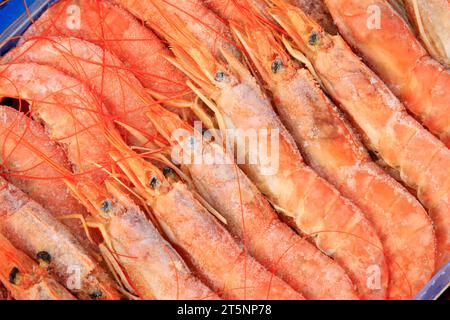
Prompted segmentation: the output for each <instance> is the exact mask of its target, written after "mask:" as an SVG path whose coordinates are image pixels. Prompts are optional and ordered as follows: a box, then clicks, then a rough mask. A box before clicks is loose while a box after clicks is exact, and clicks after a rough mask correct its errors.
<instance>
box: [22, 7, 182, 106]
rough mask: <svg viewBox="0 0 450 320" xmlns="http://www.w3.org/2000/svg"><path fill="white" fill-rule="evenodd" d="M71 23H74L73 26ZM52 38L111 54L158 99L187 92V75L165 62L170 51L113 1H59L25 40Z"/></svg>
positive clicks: (27, 33) (43, 16)
mask: <svg viewBox="0 0 450 320" xmlns="http://www.w3.org/2000/svg"><path fill="white" fill-rule="evenodd" d="M73 12H76V14H75V15H74V14H73ZM77 19H79V20H77ZM68 21H74V24H71V23H68ZM77 22H80V23H79V24H77ZM51 36H67V37H76V38H81V39H84V40H86V41H90V42H94V43H96V44H97V45H99V46H101V47H102V48H104V49H106V50H108V51H110V52H112V53H113V54H114V55H116V56H117V57H118V58H119V59H120V60H121V61H123V62H124V63H125V64H126V66H127V68H128V69H129V70H131V71H132V72H133V73H134V74H135V75H136V77H137V78H138V79H139V80H140V81H141V82H142V84H143V85H144V86H145V87H146V88H148V89H150V90H151V91H152V92H153V93H155V94H156V95H157V96H158V98H161V99H169V100H171V99H172V98H173V99H176V98H181V97H184V96H185V94H186V92H187V90H186V89H187V88H186V86H185V83H184V82H185V77H184V75H183V74H182V73H181V72H179V71H178V70H177V69H176V68H174V67H173V66H172V65H171V64H170V63H169V62H168V61H167V60H166V59H164V56H165V55H170V51H169V50H168V49H167V48H166V47H165V45H164V44H163V43H162V42H161V40H159V39H158V37H157V36H156V35H155V34H154V33H153V32H152V31H151V30H149V29H147V28H145V26H143V25H142V23H140V22H139V21H138V20H137V19H135V18H134V17H133V16H132V15H131V14H130V13H128V12H127V11H126V10H124V9H122V8H120V7H118V6H117V5H114V4H112V3H111V2H110V1H106V0H102V1H99V0H79V1H76V3H74V2H73V1H68V0H64V1H58V2H57V3H56V4H55V5H53V6H52V7H50V8H49V9H48V10H47V11H46V12H45V13H44V14H43V15H42V16H41V17H40V18H39V19H38V20H37V21H36V22H35V23H34V24H33V25H32V26H31V27H30V28H29V29H28V30H27V32H26V33H25V34H24V35H23V38H24V39H29V38H33V37H36V39H42V38H43V37H44V38H46V37H51ZM181 111H182V110H180V114H181V115H182V114H183V112H181Z"/></svg>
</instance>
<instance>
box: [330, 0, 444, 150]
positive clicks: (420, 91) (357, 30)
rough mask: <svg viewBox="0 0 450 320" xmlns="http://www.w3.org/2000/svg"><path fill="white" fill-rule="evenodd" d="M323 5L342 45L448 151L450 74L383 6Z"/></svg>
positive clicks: (372, 2) (354, 0)
mask: <svg viewBox="0 0 450 320" xmlns="http://www.w3.org/2000/svg"><path fill="white" fill-rule="evenodd" d="M325 2H326V4H327V6H328V8H329V9H330V11H331V14H332V15H333V18H334V20H335V22H336V24H337V26H338V28H339V31H340V33H341V34H342V35H343V36H344V37H345V39H346V40H347V41H348V42H349V43H350V44H351V45H352V46H353V47H354V48H356V49H357V50H358V51H359V52H360V53H361V54H362V55H363V57H364V59H365V60H366V61H367V62H368V64H369V65H370V66H371V67H372V68H373V70H374V71H375V72H376V73H377V74H378V76H379V77H380V78H381V79H382V80H383V81H384V82H386V84H387V85H388V86H389V87H390V89H391V90H392V91H393V92H394V93H395V94H396V95H397V97H399V98H400V100H401V101H402V102H403V103H404V105H405V106H406V108H407V109H408V110H409V111H410V112H411V113H412V114H413V115H415V116H416V117H417V119H418V120H419V121H420V122H421V123H422V124H423V125H424V126H425V127H427V128H428V129H429V130H430V131H431V132H432V133H434V134H435V135H436V136H437V137H439V138H440V139H441V140H442V141H443V142H444V143H445V144H446V146H447V147H450V117H449V116H448V115H449V114H450V90H447V88H449V87H450V71H449V70H448V69H447V68H445V67H443V66H442V65H441V64H440V63H439V62H437V61H436V60H434V59H432V58H431V57H430V56H429V55H428V53H427V51H426V50H425V48H424V47H423V46H422V44H421V43H420V42H419V40H418V39H417V38H416V37H415V35H414V32H413V31H412V30H411V29H410V28H409V26H408V24H407V23H406V22H405V21H404V20H403V19H402V17H401V16H400V15H399V14H398V13H397V12H396V11H395V9H394V8H393V7H392V6H391V5H390V4H389V3H388V2H387V0H345V1H341V0H325ZM447 7H450V5H449V4H448V3H447ZM444 11H445V10H444ZM447 11H450V8H448V9H447ZM444 29H445V28H444ZM440 30H441V26H439V31H440Z"/></svg>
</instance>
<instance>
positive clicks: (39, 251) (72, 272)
mask: <svg viewBox="0 0 450 320" xmlns="http://www.w3.org/2000/svg"><path fill="white" fill-rule="evenodd" d="M0 203H1V204H2V206H1V208H0V229H1V232H2V234H4V235H5V236H6V237H7V238H8V240H9V241H11V243H12V244H13V245H14V247H16V248H17V249H19V250H21V251H23V252H25V253H26V254H27V255H28V256H30V257H36V258H39V257H45V259H46V260H47V261H46V263H48V269H49V270H51V275H53V276H54V277H55V278H56V279H57V280H58V282H59V283H61V284H64V285H65V286H66V287H67V288H68V289H69V290H70V291H71V292H73V293H74V294H75V295H76V296H77V297H78V298H80V299H88V300H89V299H102V300H103V299H105V300H117V299H120V298H121V295H120V294H119V293H118V291H117V286H116V284H115V282H114V281H113V280H112V278H110V276H109V275H108V274H107V273H106V271H105V270H104V269H103V267H102V266H101V265H100V262H99V261H98V260H97V259H96V258H94V257H93V255H92V254H91V252H89V251H88V250H86V249H84V248H83V246H82V245H81V244H80V243H79V242H78V240H76V238H75V237H74V236H73V235H72V234H71V233H70V232H69V231H68V229H66V228H65V227H64V225H63V224H62V223H60V222H59V221H58V220H56V219H55V218H54V217H53V216H51V215H50V214H49V213H48V212H47V211H46V210H45V209H44V208H43V207H42V206H40V205H39V204H37V203H36V202H34V201H33V200H31V199H30V198H29V197H28V196H27V195H25V194H24V193H23V192H22V191H21V190H19V189H17V188H16V187H15V186H13V185H11V184H9V183H7V182H6V181H5V180H4V179H1V178H0Z"/></svg>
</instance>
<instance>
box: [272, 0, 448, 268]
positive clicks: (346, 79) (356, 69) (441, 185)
mask: <svg viewBox="0 0 450 320" xmlns="http://www.w3.org/2000/svg"><path fill="white" fill-rule="evenodd" d="M272 3H273V5H274V7H273V8H272V9H271V12H272V14H273V16H274V17H275V19H276V20H277V21H278V22H279V23H280V24H281V25H282V26H283V28H284V29H286V31H287V32H288V33H289V35H290V36H291V37H292V39H293V41H294V43H295V45H296V46H297V47H298V48H299V49H300V50H301V51H302V52H303V53H304V54H305V55H306V56H307V57H308V58H309V60H310V61H311V64H312V66H313V67H314V69H315V72H316V73H317V75H318V77H319V78H320V79H321V81H322V83H323V85H324V87H325V88H326V90H327V92H328V93H329V94H330V95H331V96H332V97H333V98H334V99H335V100H336V102H338V103H339V106H340V107H341V108H342V109H343V110H345V111H346V113H347V114H348V115H349V117H350V119H351V120H352V121H353V123H354V124H355V125H356V126H357V128H358V129H359V131H360V132H362V133H363V138H364V140H365V142H366V145H367V146H368V147H369V148H370V149H371V150H373V151H374V152H376V153H377V154H378V155H379V156H380V157H381V158H382V159H383V160H384V161H385V162H386V164H387V165H389V166H390V167H392V168H394V169H396V170H398V171H399V173H400V176H401V178H402V179H403V181H404V182H405V183H406V184H407V185H409V186H411V187H412V188H414V189H415V190H416V191H417V195H418V198H419V200H420V201H421V202H422V203H423V204H424V205H425V207H426V208H427V209H428V211H429V214H430V216H431V218H432V220H433V222H434V227H435V232H436V237H437V249H438V256H437V265H438V267H439V266H442V265H444V264H446V263H447V262H448V261H449V260H450V220H449V218H450V217H449V215H448V210H449V207H450V179H449V177H448V170H447V168H449V167H450V150H449V149H448V148H446V147H445V145H444V144H443V143H442V142H441V141H439V140H438V139H437V138H435V137H434V136H433V135H432V134H430V133H429V132H428V131H427V130H425V129H424V128H423V127H422V126H421V125H420V124H419V123H418V122H417V121H416V120H414V119H413V118H412V117H411V116H410V115H409V114H408V113H407V112H406V110H405V108H404V106H403V105H402V104H401V103H400V101H398V99H397V98H396V97H395V95H394V94H393V93H392V92H391V91H389V89H388V88H387V86H386V85H384V84H383V82H381V80H380V79H379V78H378V77H377V76H376V75H375V74H374V73H373V72H372V71H371V70H370V69H369V68H368V67H367V66H365V65H364V64H363V63H362V62H361V60H360V59H359V58H358V56H356V55H355V54H354V53H353V52H352V51H351V49H350V48H349V46H348V45H347V44H346V43H345V42H344V40H343V39H342V38H341V37H340V36H331V35H329V34H327V33H326V32H324V31H323V30H322V28H321V27H320V26H319V25H318V24H317V23H315V22H314V21H313V20H312V19H310V18H309V17H308V16H307V15H305V14H304V13H303V12H302V11H301V10H299V9H298V8H295V7H292V6H289V5H287V4H286V3H284V2H283V1H281V0H276V1H275V0H272Z"/></svg>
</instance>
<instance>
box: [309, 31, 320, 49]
mask: <svg viewBox="0 0 450 320" xmlns="http://www.w3.org/2000/svg"><path fill="white" fill-rule="evenodd" d="M318 40H319V33H318V32H317V31H313V32H311V34H310V36H309V40H308V42H309V44H310V45H312V46H314V45H316V44H317V41H318Z"/></svg>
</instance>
